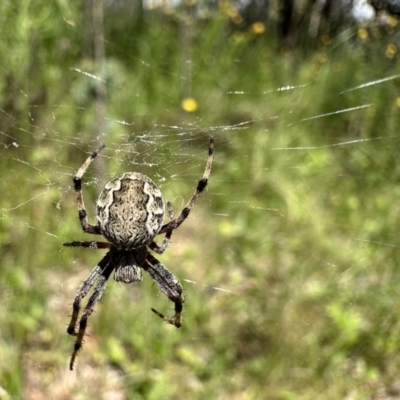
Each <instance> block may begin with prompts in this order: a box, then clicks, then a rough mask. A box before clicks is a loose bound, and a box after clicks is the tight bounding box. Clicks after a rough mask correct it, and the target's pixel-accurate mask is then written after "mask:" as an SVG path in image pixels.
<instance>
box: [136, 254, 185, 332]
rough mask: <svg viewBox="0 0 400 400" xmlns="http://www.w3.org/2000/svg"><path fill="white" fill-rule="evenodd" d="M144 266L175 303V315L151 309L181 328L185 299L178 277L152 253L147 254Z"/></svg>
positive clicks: (166, 320)
mask: <svg viewBox="0 0 400 400" xmlns="http://www.w3.org/2000/svg"><path fill="white" fill-rule="evenodd" d="M142 268H143V269H144V270H146V271H147V272H148V273H149V275H150V276H151V278H152V279H153V281H154V282H155V283H156V284H157V286H158V287H159V289H160V290H161V291H162V292H163V293H164V294H165V295H166V296H167V297H168V298H169V299H170V300H171V301H173V302H174V303H175V315H174V316H173V317H166V316H164V315H163V314H161V313H160V312H158V311H156V310H155V309H154V308H152V309H151V310H152V311H153V312H154V313H155V314H157V315H158V316H159V317H160V318H161V319H163V320H164V321H165V322H168V323H169V324H172V325H174V326H176V327H177V328H179V327H180V326H181V325H182V308H183V302H184V301H185V299H184V297H183V294H182V291H183V289H182V286H181V284H180V283H179V281H178V279H177V278H176V276H175V275H173V274H172V273H171V272H170V271H168V270H167V268H165V266H164V265H163V264H161V263H160V262H159V261H158V260H157V259H156V258H155V257H153V256H152V255H151V254H147V258H146V261H145V262H144V264H143V265H142Z"/></svg>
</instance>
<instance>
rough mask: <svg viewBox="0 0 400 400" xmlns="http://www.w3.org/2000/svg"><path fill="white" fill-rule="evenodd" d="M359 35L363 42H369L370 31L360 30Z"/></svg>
mask: <svg viewBox="0 0 400 400" xmlns="http://www.w3.org/2000/svg"><path fill="white" fill-rule="evenodd" d="M357 35H358V37H359V38H360V39H361V40H367V39H368V37H369V34H368V31H367V30H366V29H365V28H360V29H359V30H358V32H357Z"/></svg>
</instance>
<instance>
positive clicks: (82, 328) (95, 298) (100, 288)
mask: <svg viewBox="0 0 400 400" xmlns="http://www.w3.org/2000/svg"><path fill="white" fill-rule="evenodd" d="M113 269H114V265H113V264H112V263H111V257H110V253H107V254H106V255H105V257H104V258H103V259H102V260H101V261H100V263H99V264H98V265H97V266H96V267H95V268H94V269H93V271H92V272H91V273H90V275H89V277H88V278H87V279H86V280H85V281H84V282H83V283H82V285H81V286H80V288H79V289H78V292H77V294H76V297H75V300H74V303H73V307H72V316H71V321H70V323H69V325H68V329H67V332H68V334H70V335H72V336H75V337H76V340H75V344H74V350H73V352H72V355H71V361H70V364H69V369H70V370H71V371H72V370H73V368H74V362H75V358H76V356H77V355H78V352H79V350H81V349H82V345H83V338H84V336H85V335H86V327H87V320H88V318H89V317H90V315H91V314H92V313H93V310H94V308H95V306H96V304H97V303H98V302H99V301H100V299H101V296H102V295H103V293H104V289H105V287H106V284H107V281H108V278H109V277H110V275H111V272H112V271H113ZM96 280H97V284H96V286H95V288H94V289H93V293H92V295H91V296H90V298H89V300H88V302H87V304H86V306H85V308H84V310H83V313H82V315H81V318H80V319H79V323H78V330H76V325H77V320H78V316H79V311H80V303H81V301H82V299H83V298H84V297H85V296H86V295H87V293H88V292H89V290H90V288H91V287H92V286H93V283H94V282H95V281H96Z"/></svg>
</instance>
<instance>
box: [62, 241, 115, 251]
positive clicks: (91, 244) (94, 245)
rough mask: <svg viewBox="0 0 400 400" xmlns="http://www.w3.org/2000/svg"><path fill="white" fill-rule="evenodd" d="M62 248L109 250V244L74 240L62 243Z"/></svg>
mask: <svg viewBox="0 0 400 400" xmlns="http://www.w3.org/2000/svg"><path fill="white" fill-rule="evenodd" d="M63 246H66V247H87V248H89V249H109V248H111V243H108V242H97V241H95V240H94V241H91V242H86V241H83V240H75V241H74V242H69V243H63Z"/></svg>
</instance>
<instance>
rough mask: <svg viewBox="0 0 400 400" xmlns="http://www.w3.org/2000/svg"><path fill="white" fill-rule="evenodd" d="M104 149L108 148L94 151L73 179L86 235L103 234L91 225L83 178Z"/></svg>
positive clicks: (80, 218) (79, 212)
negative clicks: (86, 206) (84, 196)
mask: <svg viewBox="0 0 400 400" xmlns="http://www.w3.org/2000/svg"><path fill="white" fill-rule="evenodd" d="M104 147H106V146H105V145H104V144H102V145H101V146H100V147H99V148H98V149H97V150H96V151H94V152H93V153H92V154H91V155H90V156H89V157H88V158H87V159H86V161H85V162H84V163H83V165H82V167H80V168H79V169H78V172H77V173H76V175H75V176H74V177H73V179H72V181H73V182H74V190H75V193H76V200H77V203H78V216H79V221H80V222H81V226H82V229H83V231H84V232H86V233H91V234H95V235H101V232H100V229H99V227H98V226H95V225H90V224H89V221H88V218H87V213H86V209H85V202H84V201H83V194H82V177H83V174H84V173H85V172H86V170H87V169H88V167H89V165H90V164H91V163H92V161H93V160H94V159H95V158H96V157H97V154H99V153H100V151H101V150H103V149H104Z"/></svg>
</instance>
